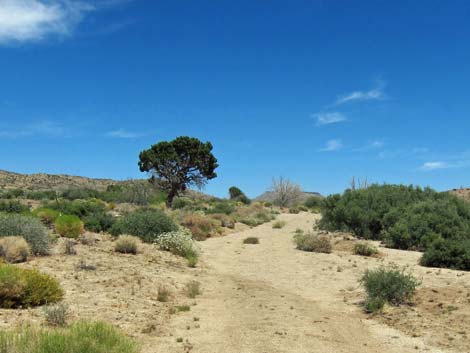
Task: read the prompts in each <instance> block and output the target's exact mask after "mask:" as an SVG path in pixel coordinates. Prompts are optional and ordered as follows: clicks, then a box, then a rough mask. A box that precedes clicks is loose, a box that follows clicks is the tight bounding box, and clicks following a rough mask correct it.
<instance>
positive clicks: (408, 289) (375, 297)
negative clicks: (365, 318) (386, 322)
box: [360, 267, 420, 312]
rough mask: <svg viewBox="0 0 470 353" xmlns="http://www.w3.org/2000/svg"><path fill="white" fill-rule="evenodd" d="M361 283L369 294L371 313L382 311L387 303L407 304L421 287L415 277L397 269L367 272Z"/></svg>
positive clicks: (366, 302)
mask: <svg viewBox="0 0 470 353" xmlns="http://www.w3.org/2000/svg"><path fill="white" fill-rule="evenodd" d="M360 283H361V284H362V286H363V287H364V289H365V291H366V294H367V298H366V301H365V307H366V310H367V311H371V312H374V311H378V310H381V309H382V307H383V305H384V304H385V303H389V304H391V305H400V304H403V303H406V302H407V301H409V300H410V299H411V298H412V297H413V295H414V294H415V292H416V288H417V287H418V286H419V285H420V282H419V281H418V280H417V279H416V278H415V277H413V275H411V274H410V273H406V272H405V270H404V269H403V270H401V269H399V268H397V267H389V268H386V267H380V268H378V269H375V270H367V271H366V272H365V273H364V275H363V276H362V278H361V279H360Z"/></svg>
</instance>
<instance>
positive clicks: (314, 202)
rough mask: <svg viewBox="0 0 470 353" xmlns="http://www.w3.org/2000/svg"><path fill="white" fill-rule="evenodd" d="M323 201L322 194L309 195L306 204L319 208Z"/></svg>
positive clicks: (306, 205)
mask: <svg viewBox="0 0 470 353" xmlns="http://www.w3.org/2000/svg"><path fill="white" fill-rule="evenodd" d="M321 203H322V198H321V197H320V196H309V197H308V198H307V199H306V200H305V202H304V206H305V207H307V208H317V207H320V205H321Z"/></svg>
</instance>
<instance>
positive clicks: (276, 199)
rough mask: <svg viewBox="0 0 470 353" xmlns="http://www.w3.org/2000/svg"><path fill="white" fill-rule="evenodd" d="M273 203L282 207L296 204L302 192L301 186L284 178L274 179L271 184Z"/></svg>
mask: <svg viewBox="0 0 470 353" xmlns="http://www.w3.org/2000/svg"><path fill="white" fill-rule="evenodd" d="M271 189H272V195H273V203H274V204H275V205H277V206H281V207H289V206H292V205H293V204H296V203H297V201H298V200H299V198H300V195H301V194H302V191H301V189H300V186H299V185H297V184H295V183H293V182H292V181H290V180H288V179H284V178H282V177H281V178H279V179H273V183H272V186H271Z"/></svg>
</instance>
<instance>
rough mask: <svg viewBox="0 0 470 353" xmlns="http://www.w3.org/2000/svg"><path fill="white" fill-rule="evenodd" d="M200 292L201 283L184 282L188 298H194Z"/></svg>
mask: <svg viewBox="0 0 470 353" xmlns="http://www.w3.org/2000/svg"><path fill="white" fill-rule="evenodd" d="M200 294H201V284H200V283H199V282H197V281H190V282H188V283H187V284H186V295H187V296H188V298H192V299H193V298H196V297H197V296H198V295H200Z"/></svg>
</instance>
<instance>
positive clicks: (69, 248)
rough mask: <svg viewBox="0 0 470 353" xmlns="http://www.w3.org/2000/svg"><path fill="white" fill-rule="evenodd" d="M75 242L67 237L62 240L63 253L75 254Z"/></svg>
mask: <svg viewBox="0 0 470 353" xmlns="http://www.w3.org/2000/svg"><path fill="white" fill-rule="evenodd" d="M76 244H77V243H76V242H75V241H74V240H71V239H67V240H65V242H64V254H65V255H77V250H76V249H75V245H76Z"/></svg>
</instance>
